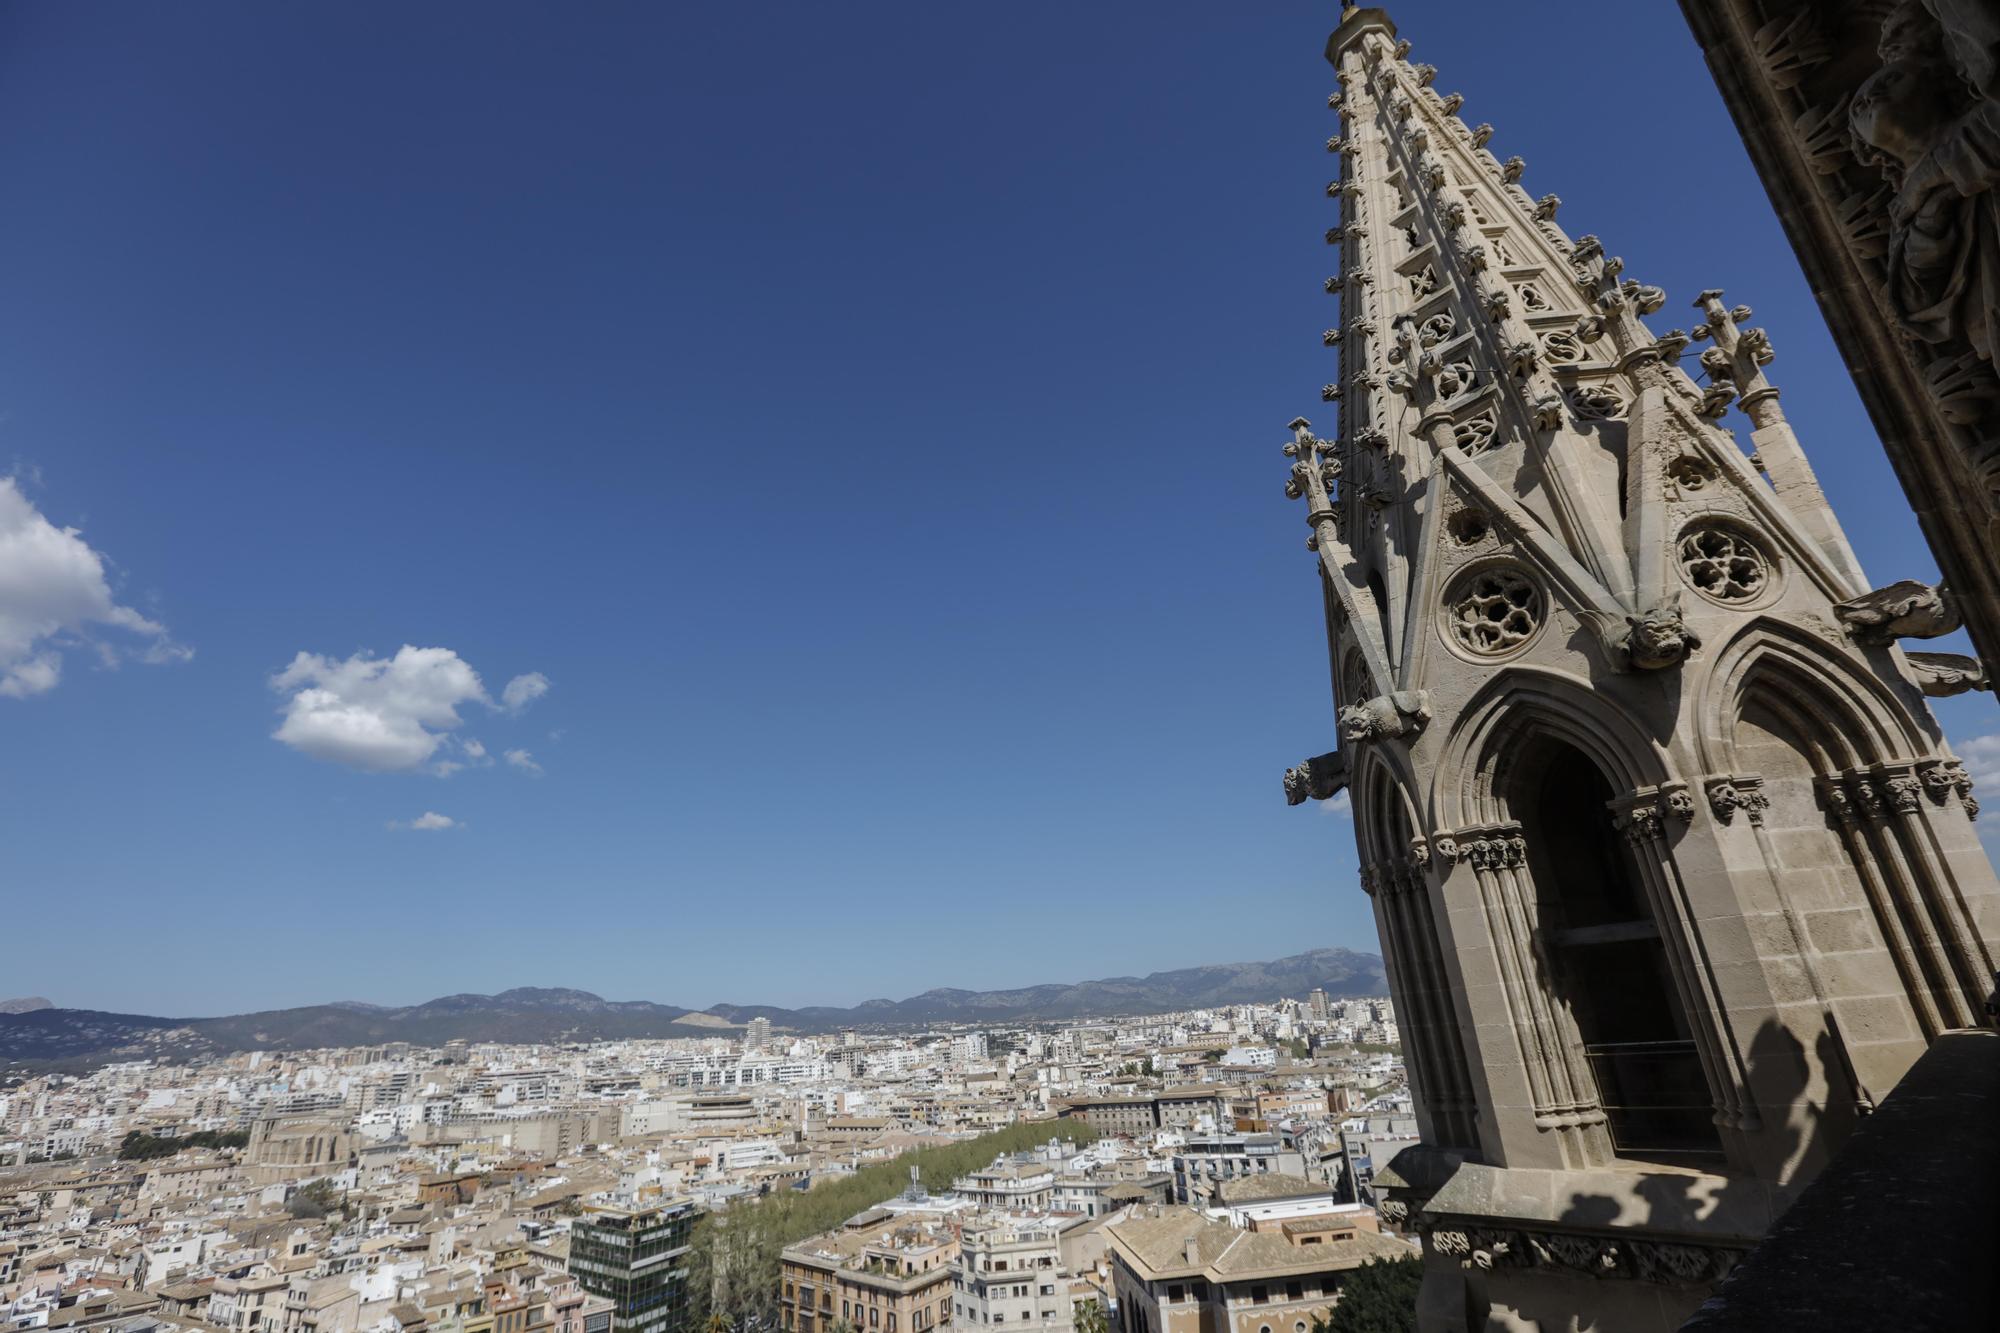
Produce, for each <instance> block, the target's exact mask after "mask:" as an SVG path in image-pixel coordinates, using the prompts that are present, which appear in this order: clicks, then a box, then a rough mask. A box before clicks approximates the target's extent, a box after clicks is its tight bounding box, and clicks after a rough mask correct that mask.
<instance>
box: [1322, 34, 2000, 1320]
mask: <svg viewBox="0 0 2000 1333" xmlns="http://www.w3.org/2000/svg"><path fill="white" fill-rule="evenodd" d="M1408 50H1409V43H1407V42H1403V41H1399V40H1398V39H1397V36H1396V29H1395V26H1394V25H1393V24H1392V23H1391V22H1390V21H1389V19H1388V17H1387V16H1386V15H1385V14H1384V13H1383V12H1382V11H1381V10H1379V9H1356V8H1349V9H1348V10H1347V11H1346V12H1345V13H1344V15H1343V17H1342V19H1341V23H1340V26H1339V29H1338V30H1337V31H1336V32H1335V33H1334V34H1333V36H1332V38H1331V40H1330V41H1329V43H1328V46H1327V59H1328V60H1329V61H1331V62H1332V63H1333V65H1334V67H1335V69H1336V70H1338V72H1339V77H1340V91H1339V92H1338V93H1337V94H1335V95H1334V97H1333V98H1332V99H1331V105H1332V106H1333V107H1334V108H1335V109H1336V110H1338V111H1339V113H1340V115H1341V118H1342V122H1343V123H1342V127H1341V130H1340V133H1339V134H1338V135H1337V136H1336V137H1334V138H1332V139H1329V140H1328V141H1327V148H1328V150H1329V151H1330V152H1331V153H1332V154H1333V155H1334V158H1333V160H1334V161H1336V162H1337V163H1338V171H1337V173H1336V174H1335V177H1334V180H1333V182H1332V183H1331V184H1330V185H1329V186H1328V187H1327V193H1328V194H1329V195H1331V196H1333V197H1335V198H1337V199H1338V200H1339V205H1340V216H1339V225H1337V226H1335V227H1334V228H1332V229H1331V230H1329V231H1328V232H1327V240H1328V242H1330V243H1331V244H1333V245H1334V246H1335V247H1336V250H1335V253H1337V254H1338V255H1339V258H1340V263H1339V268H1338V271H1337V272H1336V273H1335V274H1334V276H1332V277H1330V278H1328V279H1327V284H1326V285H1327V290H1328V292H1330V293H1332V294H1334V295H1336V296H1338V297H1339V305H1340V323H1339V326H1338V327H1337V328H1333V329H1329V330H1328V331H1327V333H1326V335H1325V339H1326V342H1327V344H1328V345H1329V346H1331V347H1334V348H1337V349H1338V352H1339V359H1340V372H1339V377H1338V378H1337V379H1336V380H1335V381H1334V382H1333V383H1331V384H1328V385H1327V386H1326V387H1325V389H1324V390H1323V395H1322V396H1323V397H1324V398H1325V399H1326V400H1327V401H1328V402H1329V403H1331V404H1332V405H1333V406H1332V408H1331V411H1332V412H1333V413H1335V414H1336V415H1337V417H1338V423H1337V429H1335V430H1334V431H1331V432H1329V434H1328V438H1320V437H1318V436H1316V435H1314V434H1313V433H1312V430H1311V427H1310V425H1309V423H1307V422H1306V421H1304V420H1300V421H1296V422H1294V423H1293V440H1292V442H1291V443H1290V444H1288V445H1286V446H1285V453H1286V454H1287V455H1288V456H1289V457H1290V458H1291V459H1292V460H1293V462H1292V471H1291V479H1290V481H1289V483H1288V486H1287V490H1288V492H1289V493H1290V494H1291V495H1293V496H1294V497H1295V498H1298V499H1301V500H1303V501H1304V502H1305V506H1306V510H1307V519H1308V522H1309V524H1310V526H1311V530H1312V535H1311V537H1310V539H1309V540H1308V542H1307V545H1308V546H1309V547H1311V548H1312V549H1313V550H1314V551H1315V552H1316V553H1317V558H1318V565H1319V571H1320V579H1321V584H1322V590H1323V594H1324V603H1325V614H1326V625H1327V648H1328V654H1329V662H1330V667H1331V674H1332V683H1333V693H1334V704H1335V707H1336V709H1337V720H1338V729H1339V736H1340V747H1339V749H1337V750H1336V751H1334V752H1333V753H1331V754H1327V755H1321V756H1319V757H1317V758H1314V759H1310V760H1308V761H1306V762H1305V763H1304V764H1301V765H1300V766H1299V767H1297V768H1295V769H1293V770H1291V771H1290V772H1288V773H1287V774H1286V780H1285V785H1286V791H1287V795H1288V798H1289V799H1290V800H1292V801H1293V802H1294V803H1298V802H1303V801H1306V800H1309V799H1317V800H1324V799H1327V798H1329V797H1331V796H1333V795H1334V794H1336V793H1337V792H1339V791H1340V790H1341V789H1343V788H1346V789H1348V790H1349V791H1350V793H1351V798H1352V802H1353V812H1354V824H1355V831H1356V837H1357V840H1358V843H1359V850H1360V860H1361V866H1362V869H1361V876H1362V885H1363V887H1364V888H1365V889H1366V890H1367V892H1368V893H1369V894H1370V895H1371V896H1372V898H1373V900H1374V909H1375V917H1376V922H1377V925H1378V927H1379V929H1380V931H1381V936H1382V942H1383V946H1384V954H1385V957H1386V959H1387V962H1388V969H1389V977H1390V983H1391V987H1392V990H1393V993H1394V996H1395V1001H1396V1017H1397V1020H1398V1023H1399V1025H1400V1027H1401V1031H1402V1034H1403V1042H1404V1049H1405V1054H1406V1057H1407V1060H1408V1065H1409V1070H1410V1075H1411V1079H1412V1082H1413V1084H1414V1085H1415V1091H1416V1095H1417V1099H1418V1107H1419V1120H1420V1123H1421V1126H1422V1131H1423V1139H1424V1146H1423V1147H1421V1148H1418V1149H1413V1150H1411V1151H1410V1152H1408V1153H1406V1154H1404V1155H1402V1156H1401V1157H1399V1158H1398V1159H1397V1160H1396V1162H1395V1163H1394V1164H1393V1166H1392V1167H1390V1168H1388V1169H1387V1170H1385V1171H1384V1172H1382V1173H1380V1174H1378V1175H1377V1177H1376V1186H1377V1189H1378V1190H1386V1194H1387V1197H1388V1199H1389V1200H1390V1202H1389V1203H1388V1205H1387V1207H1386V1211H1387V1212H1388V1214H1389V1215H1390V1217H1391V1220H1400V1221H1401V1222H1402V1223H1403V1225H1405V1226H1406V1227H1408V1228H1412V1229H1415V1230H1418V1231H1421V1233H1422V1234H1423V1236H1424V1238H1425V1241H1426V1251H1427V1254H1426V1280H1425V1290H1424V1297H1423V1305H1422V1316H1423V1326H1424V1327H1425V1328H1426V1329H1442V1328H1460V1327H1467V1326H1470V1327H1479V1328H1484V1327H1494V1328H1510V1329H1513V1328H1518V1329H1535V1328H1543V1329H1558V1328H1560V1329H1569V1328H1573V1327H1580V1328H1602V1329H1616V1330H1627V1329H1648V1328H1671V1327H1674V1326H1675V1325H1676V1324H1677V1323H1678V1322H1679V1321H1680V1319H1681V1318H1683V1317H1685V1315H1686V1314H1688V1313H1691V1312H1692V1310H1693V1308H1694V1307H1695V1305H1697V1304H1698V1303H1699V1302H1700V1300H1701V1299H1702V1297H1703V1295H1704V1294H1705V1293H1706V1291H1707V1290H1708V1288H1709V1287H1710V1286H1712V1285H1713V1283H1714V1281H1715V1280H1716V1279H1717V1278H1718V1277H1719V1276H1720V1275H1721V1274H1722V1273H1723V1272H1725V1271H1727V1269H1728V1267H1729V1266H1730V1264H1732V1263H1733V1262H1734V1261H1735V1258H1736V1256H1738V1255H1739V1254H1741V1253H1742V1252H1743V1251H1744V1250H1745V1249H1746V1248H1747V1247H1748V1246H1749V1245H1750V1244H1751V1243H1752V1241H1753V1240H1754V1239H1755V1238H1757V1237H1758V1236H1760V1235H1761V1234H1762V1233H1763V1231H1764V1230H1765V1229H1766V1227H1767V1226H1768V1224H1769V1221H1770V1219H1771V1218H1772V1216H1773V1215H1774V1213H1775V1212H1776V1211H1778V1210H1781V1209H1782V1208H1783V1206H1784V1205H1785V1204H1786V1203H1787V1202H1788V1201H1789V1200H1790V1198H1791V1197H1792V1196H1793V1195H1794V1194H1795V1193H1796V1192H1797V1190H1798V1189H1799V1188H1801V1187H1802V1186H1803V1185H1804V1183H1805V1182H1806V1181H1807V1180H1808V1179H1810V1177H1811V1176H1812V1175H1813V1174H1814V1173H1815V1172H1817V1171H1818V1169H1819V1168H1820V1166H1821V1165H1822V1164H1823V1163H1824V1162H1825V1160H1826V1158H1827V1157H1828V1155H1829V1154H1830V1153H1831V1152H1832V1151H1833V1150H1834V1149H1835V1148H1836V1147H1838V1145H1839V1142H1840V1141H1841V1139H1842V1138H1843V1137H1844V1136H1845V1134H1846V1133H1847V1131H1848V1130H1849V1128H1850V1127H1851V1126H1852V1125H1853V1123H1854V1121H1855V1118H1856V1117H1857V1116H1859V1115H1865V1114H1867V1113H1868V1112H1869V1111H1870V1110H1871V1109H1872V1108H1873V1106H1874V1104H1875V1103H1876V1102H1877V1101H1878V1100H1879V1099H1880V1098H1882V1097H1883V1096H1884V1095H1885V1094H1887V1093H1888V1091H1889V1090H1890V1089H1891V1088H1893V1087H1894V1086H1895V1084H1896V1082H1897V1080H1898V1079H1899V1078H1900V1077H1901V1076H1902V1074H1903V1072H1904V1071H1905V1070H1906V1069H1907V1068H1908V1067H1909V1066H1910V1064H1911V1063H1912V1062H1913V1061H1914V1060H1915V1059H1916V1058H1917V1056H1918V1055H1919V1054H1921V1053H1922V1052H1923V1050H1924V1048H1925V1046H1926V1043H1927V1042H1928V1041H1929V1040H1930V1039H1932V1038H1933V1037H1935V1036H1936V1035H1937V1034H1939V1033H1940V1032H1943V1031H1945V1030H1946V1029H1949V1028H1953V1027H1959V1026H1969V1025H1973V1024H1976V1023H1977V1022H1979V1021H1980V1018H1979V1013H1980V1002H1981V999H1982V997H1983V996H1984V995H1985V993H1986V991H1987V989H1988V987H1989V986H1990V985H1991V984H1992V983H1991V977H1992V968H1993V961H1994V955H1995V952H1996V948H1995V941H1996V938H2000V884H1996V882H1995V879H1994V874H1993V870H1992V867H1991V866H1990V864H1989V863H1988V861H1987V858H1986V856H1985V854H1984V852H1983V851H1982V850H1981V848H1980V846H1979V842H1978V839H1977V837H1976V829H1975V826H1974V824H1973V822H1972V821H1973V818H1974V816H1975V815H1976V813H1977V806H1976V804H1975V803H1974V801H1973V796H1972V784H1971V781H1970V780H1969V779H1968V777H1967V775H1966V772H1965V770H1964V768H1963V767H1962V766H1961V765H1960V764H1959V763H1958V762H1957V761H1956V760H1955V759H1953V757H1952V755H1951V752H1950V751H1949V750H1948V749H1947V748H1946V746H1945V743H1944V740H1943V738H1942V736H1941V735H1940V733H1939V731H1938V728H1937V725H1936V724H1935V722H1933V720H1932V719H1931V717H1930V715H1929V712H1928V711H1927V709H1926V708H1925V705H1924V702H1923V697H1922V696H1923V694H1924V693H1925V692H1929V693H1933V694H1944V693H1953V692H1956V691H1957V690H1960V689H1964V688H1967V687H1969V686H1971V685H1973V684H1974V683H1975V682H1977V681H1978V680H1979V679H1980V671H1979V666H1978V664H1977V663H1975V662H1972V661H1971V660H1970V659H1966V658H1958V657H1952V656H1949V655H1946V654H1924V653H1916V652H1909V653H1905V652H1904V651H1903V650H1902V649H1901V648H1900V647H1899V646H1898V644H1897V640H1898V639H1900V638H1909V637H1923V636H1927V635H1934V634H1936V633H1939V632H1943V630H1945V629H1948V628H1950V624H1949V622H1948V620H1947V619H1946V615H1945V613H1944V611H1943V610H1942V609H1941V608H1940V607H1939V606H1938V605H1937V603H1936V599H1935V597H1934V595H1933V594H1932V593H1931V591H1930V590H1929V589H1927V588H1924V587H1923V586H1922V585H1917V584H1908V585H1904V584H1898V585H1895V586H1893V587H1890V588H1887V589H1883V590H1880V591H1875V592H1871V591H1870V590H1869V585H1868V584H1867V582H1866V581H1865V579H1864V577H1863V575H1862V572H1861V569H1860V567H1859V565H1858V564H1857V562H1856V560H1855V558H1854V554H1853V552H1852V550H1851V549H1850V548H1849V546H1848V543H1847V539H1846V537H1845V536H1844V535H1843V534H1842V532H1841V528H1840V525H1839V524H1838V522H1836V521H1835V519H1834V516H1833V514H1832V513H1831V512H1830V511H1829V510H1828V508H1827V505H1826V501H1825V499H1824V497H1823V496H1822V494H1821V492H1820V489H1819V486H1818V484H1817V483H1816V482H1815V480H1814V478H1813V474H1812V470H1811V468H1810V467H1809V466H1808V465H1807V462H1806V458H1805V455H1804V453H1803V452H1802V451H1801V449H1800V447H1799V443H1798V440H1797V439H1796V438H1795V437H1794V435H1793V433H1792V430H1791V427H1790V426H1789V425H1787V424H1786V421H1785V417H1784V413H1783V411H1782V410H1781V409H1780V407H1779V402H1778V391H1777V389H1776V388H1774V387H1772V385H1771V383H1770V382H1769V380H1767V378H1766V377H1765V366H1766V364H1767V363H1768V362H1769V361H1770V360H1771V356H1772V353H1771V344H1770V341H1769V339H1768V338H1767V337H1766V336H1765V334H1764V332H1763V330H1761V329H1758V328H1754V327H1752V326H1751V325H1750V323H1749V320H1750V311H1749V310H1748V309H1747V308H1746V307H1743V306H1736V307H1734V308H1731V307H1730V306H1728V305H1726V304H1725V303H1724V302H1723V300H1722V298H1721V294H1720V293H1718V292H1704V293H1702V294H1701V296H1700V297H1699V298H1698V299H1697V300H1696V301H1695V302H1694V307H1695V311H1694V315H1695V318H1694V321H1693V323H1694V332H1693V333H1692V334H1688V333H1683V332H1681V331H1679V330H1675V331H1673V332H1669V333H1665V334H1660V335H1655V334H1654V333H1652V332H1650V331H1649V330H1648V329H1647V327H1646V326H1645V325H1644V324H1643V323H1641V322H1640V316H1641V315H1646V314H1651V313H1653V312H1654V311H1657V310H1658V309H1660V308H1661V305H1662V303H1663V302H1664V301H1665V299H1666V298H1665V295H1664V294H1663V293H1662V292H1661V291H1660V290H1659V289H1658V288H1654V287H1648V286H1645V285H1643V284H1642V283H1639V282H1636V281H1633V280H1631V279H1628V278H1625V277H1624V276H1623V274H1622V265H1621V263H1620V261H1619V260H1618V259H1615V258H1613V257H1612V256H1611V255H1610V253H1609V252H1607V251H1606V250H1605V248H1604V247H1603V246H1602V245H1600V244H1599V243H1598V241H1597V240H1596V239H1595V238H1593V237H1590V236H1583V237H1579V238H1576V239H1572V238H1571V237H1570V236H1568V235H1567V234H1566V233H1565V232H1564V231H1563V229H1562V228H1560V227H1558V226H1557V225H1556V221H1555V219H1556V212H1557V207H1558V204H1559V201H1558V200H1557V199H1556V197H1555V196H1554V195H1543V196H1542V197H1540V198H1539V199H1538V198H1535V197H1532V196H1531V195H1529V194H1528V193H1527V192H1526V191H1525V190H1523V189H1522V187H1521V185H1520V180H1521V175H1522V162H1521V160H1520V159H1519V158H1508V159H1507V160H1505V161H1502V160H1500V159H1499V158H1497V157H1496V156H1495V155H1494V154H1493V153H1492V152H1490V151H1488V149H1487V146H1486V145H1487V141H1488V138H1489V136H1490V135H1491V134H1492V127H1491V126H1488V125H1479V126H1477V127H1476V128H1468V127H1467V126H1466V124H1465V123H1464V122H1463V121H1462V120H1460V119H1459V117H1458V115H1457V112H1458V109H1459V103H1460V99H1459V98H1458V97H1456V96H1445V95H1441V94H1440V93H1438V92H1437V91H1436V89H1435V88H1434V87H1433V86H1432V81H1433V77H1434V75H1435V73H1436V71H1435V70H1433V69H1432V68H1431V67H1429V66H1427V65H1412V64H1410V63H1408V62H1407V61H1406V59H1405V56H1406V54H1407V52H1408ZM1697 351H1698V353H1699V355H1698V356H1696V355H1695V353H1696V352H1697ZM1684 360H1691V361H1695V362H1696V363H1697V364H1696V365H1695V366H1694V367H1693V369H1696V370H1698V372H1699V374H1698V375H1697V376H1696V377H1694V378H1691V377H1690V375H1689V374H1688V373H1686V372H1685V371H1684V370H1683V368H1682V367H1683V361H1684ZM1732 406H1734V407H1737V408H1739V409H1740V410H1741V411H1742V413H1743V414H1744V416H1746V417H1747V418H1748V420H1749V424H1750V427H1751V430H1750V434H1749V449H1750V450H1751V452H1748V453H1746V451H1745V448H1744V447H1743V446H1741V445H1740V444H1739V443H1738V441H1737V439H1736V438H1735V436H1733V435H1732V434H1731V433H1730V431H1729V430H1727V429H1725V428H1724V426H1723V425H1722V420H1723V418H1724V416H1725V414H1726V413H1727V412H1728V411H1729V409H1730V408H1731V407H1732ZM1573 1317H1580V1318H1581V1322H1580V1323H1576V1324H1572V1323H1571V1322H1570V1320H1571V1319H1572V1318H1573Z"/></svg>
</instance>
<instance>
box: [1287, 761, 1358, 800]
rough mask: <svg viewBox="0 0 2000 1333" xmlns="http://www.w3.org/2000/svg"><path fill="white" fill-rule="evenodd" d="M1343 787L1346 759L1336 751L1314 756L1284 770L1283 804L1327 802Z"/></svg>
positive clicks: (1345, 775)
mask: <svg viewBox="0 0 2000 1333" xmlns="http://www.w3.org/2000/svg"><path fill="white" fill-rule="evenodd" d="M1346 786H1347V756H1346V755H1344V754H1341V753H1340V752H1339V751H1337V750H1336V751H1334V752H1333V753H1332V754H1320V755H1314V756H1313V757H1312V758H1310V759H1307V760H1305V761H1304V762H1303V763H1301V764H1300V765H1299V766H1298V767H1297V768H1288V769H1286V770H1285V804H1286V805H1304V804H1305V803H1306V802H1307V801H1330V800H1332V799H1333V798H1334V797H1335V796H1338V795H1339V794H1340V792H1341V789H1342V788H1344V787H1346Z"/></svg>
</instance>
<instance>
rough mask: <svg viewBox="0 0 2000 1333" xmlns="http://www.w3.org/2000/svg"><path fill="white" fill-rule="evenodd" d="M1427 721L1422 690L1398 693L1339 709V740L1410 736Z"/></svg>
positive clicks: (1427, 703)
mask: <svg viewBox="0 0 2000 1333" xmlns="http://www.w3.org/2000/svg"><path fill="white" fill-rule="evenodd" d="M1430 720H1431V705H1430V700H1429V698H1428V697H1427V696H1426V695H1425V694H1424V692H1423V691H1422V690H1398V691H1396V692H1395V693H1394V694H1384V695H1380V696H1378V697H1376V698H1373V699H1370V700H1368V701H1367V702H1366V703H1358V704H1349V705H1348V706H1347V707H1345V708H1343V709H1341V710H1340V738H1341V739H1342V740H1344V741H1347V742H1348V743H1349V744H1359V743H1360V742H1362V741H1380V740H1393V739H1395V738H1397V737H1401V736H1414V735H1416V734H1417V733H1418V732H1419V731H1422V730H1423V729H1424V723H1426V722H1428V721H1430Z"/></svg>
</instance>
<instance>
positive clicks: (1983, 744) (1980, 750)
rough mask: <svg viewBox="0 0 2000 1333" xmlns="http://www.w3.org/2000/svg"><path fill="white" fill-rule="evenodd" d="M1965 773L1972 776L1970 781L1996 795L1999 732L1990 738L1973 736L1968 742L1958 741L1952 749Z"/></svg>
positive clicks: (1999, 767) (1999, 766) (1999, 773)
mask: <svg viewBox="0 0 2000 1333" xmlns="http://www.w3.org/2000/svg"><path fill="white" fill-rule="evenodd" d="M1952 748H1953V749H1954V750H1955V751H1956V752H1957V754H1958V758H1959V761H1960V762H1961V763H1963V764H1964V765H1965V771H1966V772H1967V773H1969V774H1971V775H1972V781H1973V782H1974V783H1975V784H1976V785H1978V786H1980V787H1983V788H1985V789H1986V791H1987V792H1988V793H1989V795H1991V794H1996V793H1995V789H1996V788H2000V732H1996V733H1994V734H1993V735H1991V736H1974V737H1973V738H1972V739H1971V740H1969V741H1960V742H1958V744H1957V745H1955V746H1953V747H1952Z"/></svg>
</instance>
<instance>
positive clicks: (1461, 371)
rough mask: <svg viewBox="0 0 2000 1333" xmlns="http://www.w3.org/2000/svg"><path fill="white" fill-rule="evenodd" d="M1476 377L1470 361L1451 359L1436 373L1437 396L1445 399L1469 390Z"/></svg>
mask: <svg viewBox="0 0 2000 1333" xmlns="http://www.w3.org/2000/svg"><path fill="white" fill-rule="evenodd" d="M1477 379H1478V375H1477V374H1476V372H1474V370H1473V368H1472V363H1471V362H1470V361H1453V362H1451V363H1450V364H1448V365H1446V366H1444V367H1442V368H1441V369H1440V370H1439V371H1438V373H1437V394H1438V397H1439V398H1441V399H1445V400H1447V401H1448V400H1450V399H1453V398H1456V397H1458V396H1459V395H1461V394H1463V393H1466V392H1467V391H1469V390H1470V389H1471V388H1472V386H1473V384H1474V383H1475V382H1476V381H1477Z"/></svg>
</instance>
